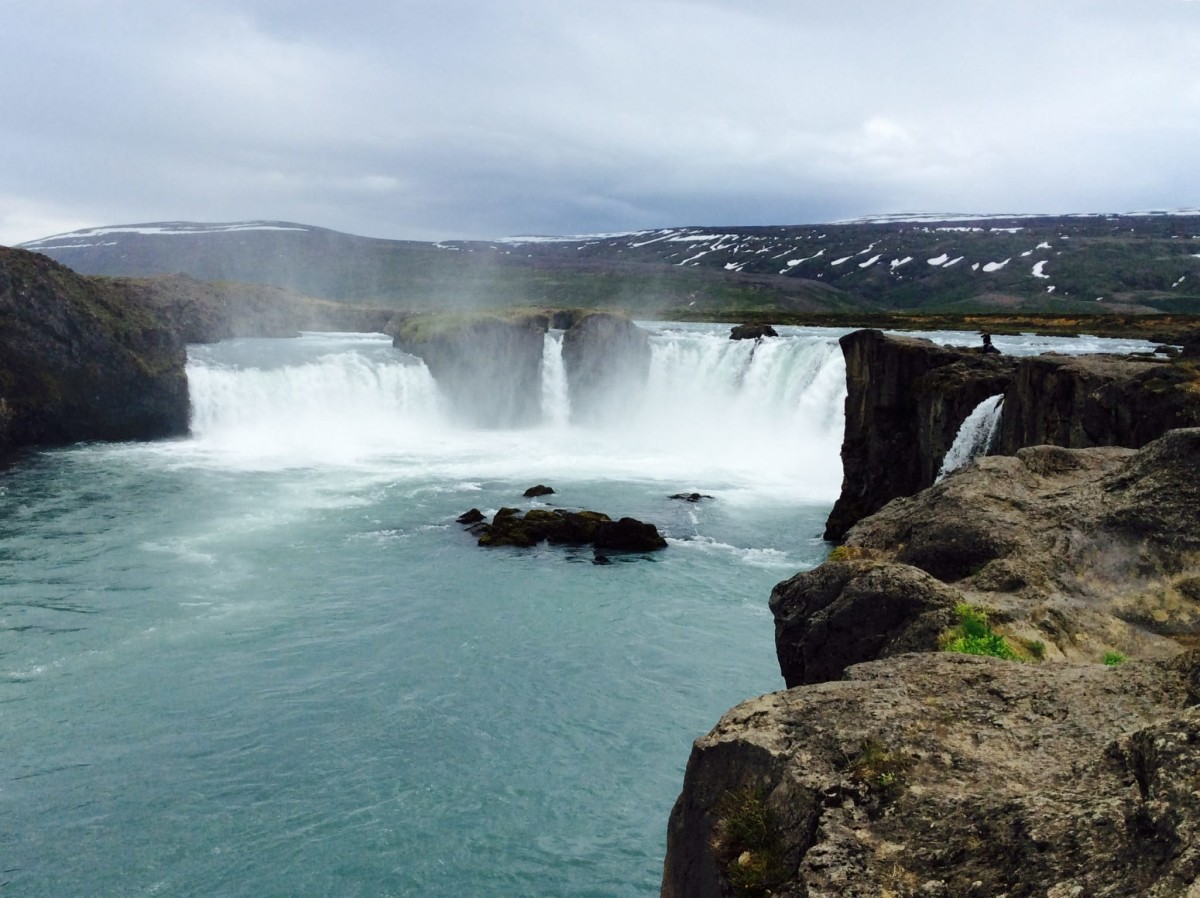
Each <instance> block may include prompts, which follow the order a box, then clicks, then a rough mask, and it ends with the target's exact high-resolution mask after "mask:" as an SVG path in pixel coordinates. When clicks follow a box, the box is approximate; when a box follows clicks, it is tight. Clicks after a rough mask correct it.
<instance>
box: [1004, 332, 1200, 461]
mask: <svg viewBox="0 0 1200 898" xmlns="http://www.w3.org/2000/svg"><path fill="white" fill-rule="evenodd" d="M1197 426H1200V385H1197V374H1196V371H1195V370H1194V369H1192V368H1191V367H1188V366H1186V365H1184V364H1172V363H1167V362H1163V361H1161V360H1154V359H1140V358H1129V357H1116V356H1081V357H1070V356H1053V355H1044V356H1037V357H1035V358H1029V359H1022V360H1021V363H1020V364H1019V365H1018V366H1017V372H1016V376H1015V377H1014V378H1013V382H1012V384H1011V386H1010V387H1009V389H1008V393H1007V394H1006V396H1005V400H1004V414H1003V416H1002V417H1001V419H1000V430H999V432H998V433H997V435H996V442H995V444H994V446H993V448H992V452H993V453H994V454H997V455H1012V454H1013V453H1015V452H1016V451H1017V450H1018V449H1020V448H1022V447H1023V446H1038V445H1041V444H1043V443H1046V444H1050V445H1054V446H1066V447H1069V448H1084V447H1087V446H1125V447H1128V448H1131V449H1138V448H1140V447H1142V446H1144V445H1146V444H1147V443H1149V442H1150V441H1151V440H1154V439H1157V438H1158V437H1160V436H1162V434H1163V433H1165V432H1166V431H1168V430H1171V429H1172V428H1176V427H1197Z"/></svg>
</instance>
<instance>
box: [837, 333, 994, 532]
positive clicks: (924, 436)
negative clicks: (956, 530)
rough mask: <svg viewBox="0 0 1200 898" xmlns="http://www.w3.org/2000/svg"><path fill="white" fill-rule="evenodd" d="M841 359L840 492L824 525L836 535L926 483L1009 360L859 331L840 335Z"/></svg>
mask: <svg viewBox="0 0 1200 898" xmlns="http://www.w3.org/2000/svg"><path fill="white" fill-rule="evenodd" d="M841 346H842V353H843V354H844V355H845V357H846V387H847V395H846V431H845V436H844V438H843V442H842V468H843V475H842V492H841V495H840V496H839V497H838V500H837V502H836V504H835V505H834V507H833V511H832V512H831V513H830V515H829V520H828V521H827V523H826V525H825V538H826V539H831V540H839V539H841V538H842V537H843V536H844V535H845V533H846V531H847V530H848V529H849V528H850V527H851V526H852V525H853V524H854V522H855V521H858V520H859V519H861V518H863V517H866V516H867V515H869V514H872V513H873V512H875V511H877V510H878V509H880V508H882V507H883V506H884V505H885V504H887V503H888V502H889V501H890V500H892V499H894V498H895V497H896V496H911V495H912V494H913V493H916V492H918V491H919V490H922V489H924V488H925V487H927V486H929V485H931V484H932V483H933V481H934V478H935V477H936V476H937V472H938V468H939V467H940V465H941V462H942V459H943V458H944V457H945V455H946V452H947V450H949V448H950V446H951V445H952V444H953V443H954V437H955V436H956V435H957V433H958V428H959V426H960V425H961V424H962V422H963V421H964V420H965V419H966V417H967V415H969V414H970V413H971V412H972V411H973V410H974V408H975V407H976V406H977V405H978V404H979V403H980V402H982V401H983V400H984V399H986V398H988V397H989V396H995V395H996V394H997V393H1003V392H1004V391H1005V390H1006V389H1007V388H1008V385H1009V384H1010V383H1011V380H1012V376H1013V372H1014V370H1015V368H1016V361H1015V360H1014V359H1010V358H1007V357H1005V356H999V355H983V354H981V353H975V352H967V351H963V350H957V349H950V348H947V347H941V346H937V345H935V344H934V343H932V342H930V341H929V340H924V339H919V338H915V337H893V336H885V335H884V334H883V333H882V332H881V331H876V330H864V331H856V332H854V333H852V334H847V335H846V336H845V337H842V339H841Z"/></svg>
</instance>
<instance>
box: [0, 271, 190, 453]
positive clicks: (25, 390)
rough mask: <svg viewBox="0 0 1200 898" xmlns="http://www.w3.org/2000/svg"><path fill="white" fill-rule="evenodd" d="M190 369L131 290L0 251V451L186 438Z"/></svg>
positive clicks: (163, 326)
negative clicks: (112, 441)
mask: <svg viewBox="0 0 1200 898" xmlns="http://www.w3.org/2000/svg"><path fill="white" fill-rule="evenodd" d="M185 363H186V353H185V349H184V343H183V341H182V339H181V338H180V336H179V335H178V334H177V333H176V332H175V331H174V330H173V329H172V328H171V327H170V326H169V325H168V324H167V323H166V322H165V321H164V319H163V317H162V316H161V315H160V314H159V313H158V312H157V311H156V310H155V309H154V308H153V307H151V306H150V305H149V304H147V303H146V302H144V301H142V300H140V299H139V298H138V297H136V296H134V295H132V294H131V293H130V291H129V290H128V289H127V288H126V286H125V285H123V284H121V283H117V282H102V281H98V280H93V279H90V278H83V277H81V276H79V275H77V274H75V273H74V272H73V271H71V270H70V269H68V268H65V267H63V266H62V265H59V264H57V263H56V262H52V261H51V260H50V259H48V258H46V257H45V256H41V255H38V254H36V253H30V252H25V251H23V250H16V249H8V248H5V247H0V450H5V449H16V448H20V447H24V446H34V445H61V444H66V443H73V442H77V441H81V440H136V439H151V438H156V437H165V436H174V435H179V434H183V433H186V432H187V427H188V393H187V378H186V374H185V372H184V365H185Z"/></svg>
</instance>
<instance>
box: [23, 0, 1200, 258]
mask: <svg viewBox="0 0 1200 898" xmlns="http://www.w3.org/2000/svg"><path fill="white" fill-rule="evenodd" d="M0 24H2V25H3V27H4V32H5V33H6V35H8V36H9V39H8V41H6V44H7V48H6V55H7V56H8V59H7V60H6V70H7V72H8V74H9V83H8V85H7V88H8V89H7V91H6V101H5V109H6V113H7V115H6V116H5V118H6V129H5V139H4V140H3V141H0V242H3V243H14V242H19V241H22V240H29V239H33V238H36V237H39V236H44V235H45V234H48V233H53V232H56V231H63V230H70V229H73V228H76V227H84V226H94V225H103V224H114V223H126V222H137V221H156V220H174V219H186V220H200V221H232V220H240V219H264V218H274V219H285V220H293V221H301V222H305V223H310V224H318V225H324V226H327V227H333V228H337V229H339V230H345V231H350V232H352V233H358V234H367V235H372V236H381V237H394V238H416V239H442V238H470V237H480V238H489V237H499V236H503V235H508V234H530V233H588V232H597V231H600V232H604V231H617V230H631V229H639V228H647V227H658V226H666V225H684V224H695V225H703V224H791V223H804V222H814V221H827V220H832V219H840V218H849V217H855V216H860V215H868V214H876V213H894V212H901V211H980V212H1001V211H1008V212H1074V211H1127V210H1134V209H1153V208H1178V207H1186V206H1192V207H1194V206H1200V182H1198V180H1197V178H1196V177H1195V174H1194V167H1195V162H1194V160H1195V158H1196V155H1197V150H1198V149H1200V66H1197V65H1196V64H1195V60H1196V59H1200V4H1198V3H1194V2H1185V0H1142V2H1139V3H1136V4H1134V3H1129V2H1128V0H1056V2H1054V3H1045V2H1038V3H1034V2H1026V0H1007V2H998V0H976V2H972V3H962V2H961V0H918V2H914V3H908V4H895V3H888V2H882V0H846V2H838V3H833V2H808V0H791V2H786V3H785V2H779V0H759V2H756V3H754V4H746V3H744V2H739V3H735V2H726V0H638V2H626V0H591V2H578V0H507V2H505V3H497V2H483V0H439V2H432V0H393V2H382V0H377V2H367V0H363V2H350V3H346V4H341V5H338V6H334V5H332V4H328V3H312V2H283V0H238V2H234V0H206V2H205V3H204V4H196V3H190V2H182V0H109V2H105V3H98V2H91V0H39V2H38V3H37V4H28V3H17V2H7V0H5V2H2V3H0Z"/></svg>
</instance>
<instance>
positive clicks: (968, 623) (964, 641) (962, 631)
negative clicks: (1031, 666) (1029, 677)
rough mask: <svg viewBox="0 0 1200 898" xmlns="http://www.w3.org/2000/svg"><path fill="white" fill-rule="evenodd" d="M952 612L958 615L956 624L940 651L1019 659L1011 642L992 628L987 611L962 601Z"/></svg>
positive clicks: (1012, 659)
mask: <svg viewBox="0 0 1200 898" xmlns="http://www.w3.org/2000/svg"><path fill="white" fill-rule="evenodd" d="M954 612H955V614H957V615H958V626H957V627H955V628H954V629H953V630H951V631H950V632H949V633H948V634H946V636H945V637H944V642H943V644H942V651H946V652H960V653H961V654H964V655H986V656H988V657H989V658H1003V659H1004V660H1005V661H1017V660H1019V659H1020V655H1019V654H1018V653H1017V651H1016V649H1014V648H1013V647H1012V644H1011V643H1010V642H1009V641H1008V640H1007V639H1005V638H1004V636H1003V635H1001V634H1000V633H997V632H996V631H995V630H993V629H992V625H991V622H990V621H989V620H988V613H987V611H985V610H984V609H982V608H976V607H975V606H973V605H968V604H966V603H962V604H959V605H956V606H955V608H954ZM1044 648H1045V647H1044V646H1043V649H1044Z"/></svg>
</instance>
